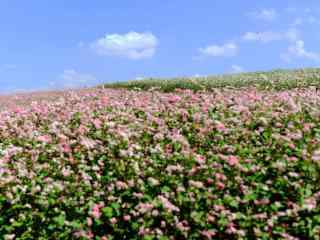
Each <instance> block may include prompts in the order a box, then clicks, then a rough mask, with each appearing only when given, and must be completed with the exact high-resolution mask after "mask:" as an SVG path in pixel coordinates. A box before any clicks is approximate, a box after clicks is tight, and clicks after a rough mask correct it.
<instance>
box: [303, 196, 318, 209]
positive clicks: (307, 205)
mask: <svg viewBox="0 0 320 240" xmlns="http://www.w3.org/2000/svg"><path fill="white" fill-rule="evenodd" d="M316 207H317V200H316V199H315V198H308V199H305V200H304V204H303V206H302V209H306V210H307V211H312V210H313V209H315V208H316Z"/></svg>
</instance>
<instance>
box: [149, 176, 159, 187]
mask: <svg viewBox="0 0 320 240" xmlns="http://www.w3.org/2000/svg"><path fill="white" fill-rule="evenodd" d="M148 183H149V184H150V185H151V186H158V185H159V184H160V182H159V181H158V180H157V179H155V178H152V177H149V178H148Z"/></svg>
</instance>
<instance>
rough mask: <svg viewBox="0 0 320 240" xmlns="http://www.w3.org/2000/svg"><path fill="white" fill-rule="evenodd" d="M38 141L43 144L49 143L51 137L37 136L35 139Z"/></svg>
mask: <svg viewBox="0 0 320 240" xmlns="http://www.w3.org/2000/svg"><path fill="white" fill-rule="evenodd" d="M37 140H38V141H40V142H44V143H50V142H51V137H50V136H48V135H42V136H39V137H38V138H37Z"/></svg>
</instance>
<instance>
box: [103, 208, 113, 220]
mask: <svg viewBox="0 0 320 240" xmlns="http://www.w3.org/2000/svg"><path fill="white" fill-rule="evenodd" d="M102 212H103V214H104V215H105V216H106V217H108V218H112V217H113V208H111V207H104V208H102Z"/></svg>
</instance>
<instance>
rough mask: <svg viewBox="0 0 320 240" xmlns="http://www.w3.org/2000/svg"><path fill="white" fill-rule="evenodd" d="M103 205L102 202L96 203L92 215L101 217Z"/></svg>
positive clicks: (97, 217)
mask: <svg viewBox="0 0 320 240" xmlns="http://www.w3.org/2000/svg"><path fill="white" fill-rule="evenodd" d="M102 207H103V206H102V205H101V204H95V205H93V208H92V212H91V214H92V216H93V217H94V218H96V219H99V218H100V217H101V211H100V209H101V208H102Z"/></svg>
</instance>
